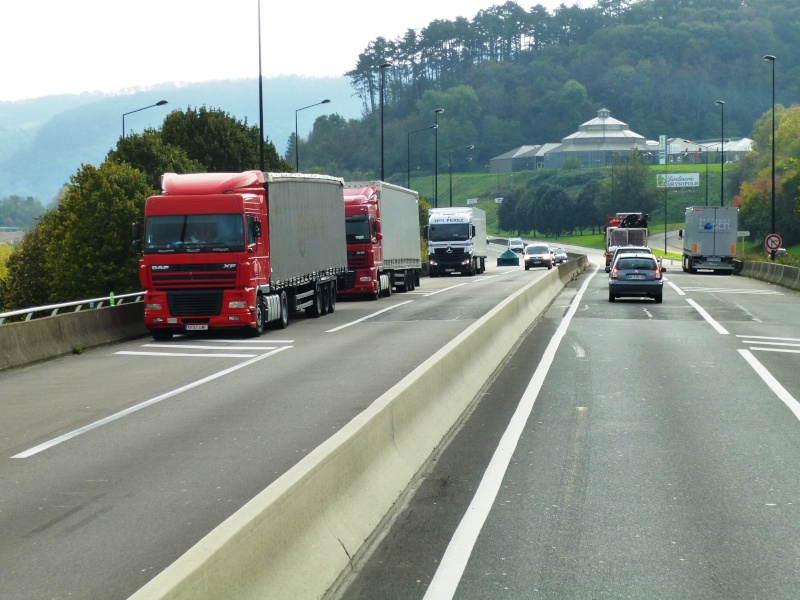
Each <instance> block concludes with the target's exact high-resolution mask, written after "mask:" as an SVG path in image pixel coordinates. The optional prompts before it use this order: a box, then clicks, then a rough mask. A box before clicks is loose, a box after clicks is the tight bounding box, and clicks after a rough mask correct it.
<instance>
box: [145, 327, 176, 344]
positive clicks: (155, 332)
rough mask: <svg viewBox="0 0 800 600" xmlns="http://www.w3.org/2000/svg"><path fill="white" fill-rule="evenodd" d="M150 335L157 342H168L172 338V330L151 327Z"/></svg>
mask: <svg viewBox="0 0 800 600" xmlns="http://www.w3.org/2000/svg"><path fill="white" fill-rule="evenodd" d="M150 335H152V336H153V339H154V340H156V341H157V342H168V341H169V340H171V339H172V330H170V329H151V330H150Z"/></svg>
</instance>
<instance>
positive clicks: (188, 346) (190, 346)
mask: <svg viewBox="0 0 800 600" xmlns="http://www.w3.org/2000/svg"><path fill="white" fill-rule="evenodd" d="M276 347H277V346H239V347H237V348H236V350H275V348H276ZM142 348H176V349H177V348H186V349H190V350H225V349H226V348H220V347H219V346H201V345H200V344H142Z"/></svg>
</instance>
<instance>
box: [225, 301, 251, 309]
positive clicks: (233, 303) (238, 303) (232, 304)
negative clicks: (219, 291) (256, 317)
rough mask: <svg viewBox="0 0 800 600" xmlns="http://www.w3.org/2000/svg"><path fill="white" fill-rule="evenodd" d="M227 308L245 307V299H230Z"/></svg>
mask: <svg viewBox="0 0 800 600" xmlns="http://www.w3.org/2000/svg"><path fill="white" fill-rule="evenodd" d="M228 308H247V302H246V301H245V300H231V301H230V302H228Z"/></svg>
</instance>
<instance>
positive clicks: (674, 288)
mask: <svg viewBox="0 0 800 600" xmlns="http://www.w3.org/2000/svg"><path fill="white" fill-rule="evenodd" d="M667 283H668V284H669V286H670V287H671V288H672V289H673V290H675V291H676V292H678V295H679V296H685V295H686V292H684V291H683V290H682V289H681V288H679V287H678V286H677V285H675V284H674V283H672V282H671V281H667Z"/></svg>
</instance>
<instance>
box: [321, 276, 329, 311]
mask: <svg viewBox="0 0 800 600" xmlns="http://www.w3.org/2000/svg"><path fill="white" fill-rule="evenodd" d="M319 290H320V294H321V295H322V314H323V315H327V314H328V313H329V312H330V310H331V293H330V288H329V287H328V284H327V283H323V284H322V285H320V286H319Z"/></svg>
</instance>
